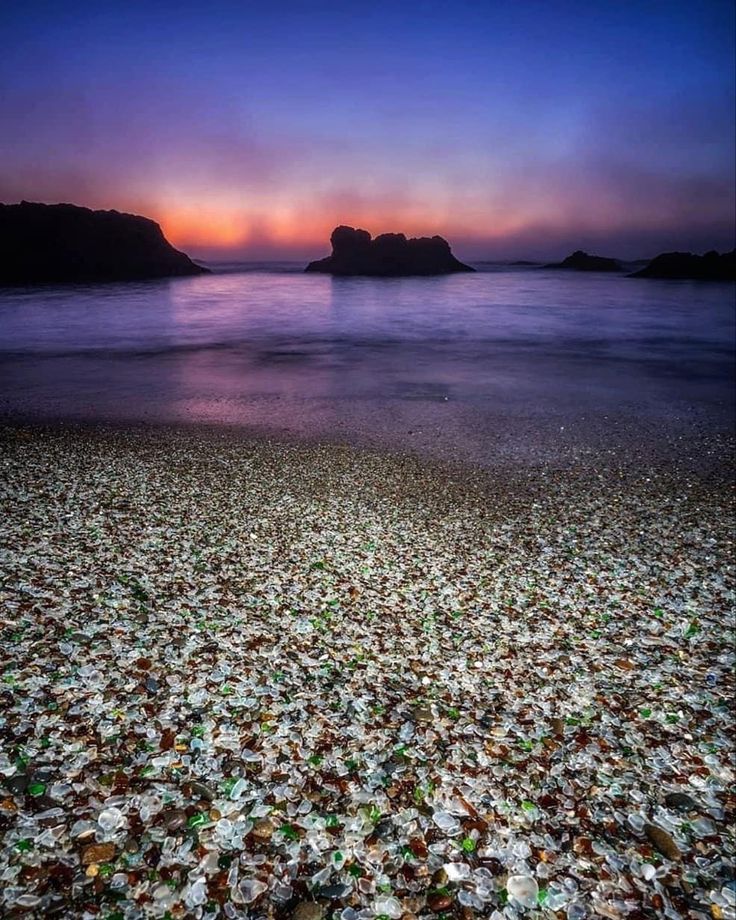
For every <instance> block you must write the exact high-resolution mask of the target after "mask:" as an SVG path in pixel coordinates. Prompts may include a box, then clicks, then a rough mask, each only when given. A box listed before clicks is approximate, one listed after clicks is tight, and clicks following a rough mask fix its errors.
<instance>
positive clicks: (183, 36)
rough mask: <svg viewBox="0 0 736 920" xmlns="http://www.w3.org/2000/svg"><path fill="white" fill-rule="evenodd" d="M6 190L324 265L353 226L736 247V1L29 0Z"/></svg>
mask: <svg viewBox="0 0 736 920" xmlns="http://www.w3.org/2000/svg"><path fill="white" fill-rule="evenodd" d="M0 29H1V30H2V33H3V36H4V50H5V53H4V55H3V57H2V59H0V200H4V201H13V200H20V198H26V199H31V200H43V201H60V200H67V201H73V202H76V203H79V204H85V205H89V206H93V207H115V208H118V209H121V210H134V211H138V212H140V213H145V214H149V215H150V216H153V217H155V218H156V219H158V220H160V221H161V222H162V224H163V226H164V229H165V231H166V232H167V234H168V235H169V236H170V237H171V238H172V239H173V240H174V241H175V242H176V243H177V244H179V245H182V246H185V247H188V248H189V249H191V250H192V251H195V252H199V253H202V254H208V255H211V254H213V253H214V254H217V253H220V252H222V253H224V254H230V253H233V254H243V255H253V256H258V257H261V256H268V255H271V254H273V255H295V256H309V255H313V254H317V253H318V252H320V251H322V250H323V249H324V245H325V240H326V238H327V235H328V234H329V230H330V229H331V227H332V226H334V225H335V224H337V223H352V224H360V225H361V226H365V227H367V229H369V230H371V231H372V232H374V233H377V232H381V231H384V230H404V231H406V232H408V233H411V234H419V233H435V232H439V233H443V234H444V235H446V236H448V238H449V239H450V240H451V242H453V243H454V244H455V246H456V248H457V249H458V251H459V252H464V253H465V254H467V255H469V256H473V257H482V256H483V255H487V256H488V257H489V258H494V257H505V256H508V257H524V256H531V257H542V258H546V257H553V256H556V255H558V254H563V253H564V252H565V251H566V250H567V249H569V248H570V247H574V248H577V246H584V247H587V248H594V249H596V250H598V251H605V252H606V253H608V252H610V253H612V254H615V255H622V256H624V257H627V256H636V255H643V256H646V255H651V254H653V253H654V252H656V251H660V250H663V249H672V248H694V249H704V248H710V247H711V246H716V247H720V248H724V247H726V246H731V245H733V212H734V104H735V90H734V32H735V25H734V9H733V5H732V4H731V3H725V2H724V3H721V2H710V3H704V4H700V5H696V4H692V3H687V4H685V3H659V2H657V3H626V2H618V3H605V2H600V3H585V4H584V3H571V2H564V3H563V2H544V3H542V2H539V3H537V2H519V3H513V4H512V3H491V2H488V3H461V2H453V3H437V2H434V3H432V2H425V3H414V2H408V3H402V4H396V3H384V2H375V3H371V4H366V3H359V4H350V3H345V2H343V3H319V2H315V3H272V4H265V3H217V2H215V3H210V4H203V3H201V2H200V3H196V4H195V3H191V4H190V3H177V4H167V3H147V4H144V3H135V2H133V3H116V2H111V3H104V2H99V3H65V4H63V5H62V8H60V7H59V5H58V4H52V3H47V4H40V3H34V2H29V3H24V4H22V5H21V4H18V5H15V8H14V9H5V10H4V11H3V12H2V13H0Z"/></svg>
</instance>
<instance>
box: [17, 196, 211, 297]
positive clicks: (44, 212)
mask: <svg viewBox="0 0 736 920" xmlns="http://www.w3.org/2000/svg"><path fill="white" fill-rule="evenodd" d="M206 272H207V269H206V268H202V267H201V266H199V265H196V264H195V263H194V262H192V260H191V259H190V258H189V256H187V255H185V254H184V253H183V252H179V250H177V249H174V247H173V246H172V245H171V244H170V243H169V242H168V240H167V239H166V237H165V236H164V234H163V232H162V230H161V227H160V226H159V225H158V224H157V223H155V221H152V220H149V219H148V218H146V217H139V216H137V215H134V214H123V213H120V212H119V211H92V210H90V209H89V208H80V207H77V206H76V205H72V204H36V203H31V202H28V201H22V202H21V203H20V204H0V284H41V283H52V282H64V281H77V282H80V281H137V280H143V279H147V278H166V277H171V276H177V275H201V274H204V273H206Z"/></svg>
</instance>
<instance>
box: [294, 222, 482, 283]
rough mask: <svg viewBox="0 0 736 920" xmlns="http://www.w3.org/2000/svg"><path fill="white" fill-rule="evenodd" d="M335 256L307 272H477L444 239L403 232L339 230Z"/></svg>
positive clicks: (311, 265) (396, 274) (391, 274)
mask: <svg viewBox="0 0 736 920" xmlns="http://www.w3.org/2000/svg"><path fill="white" fill-rule="evenodd" d="M330 242H331V243H332V255H331V256H328V257H327V258H326V259H320V260H319V261H317V262H310V263H309V265H308V266H307V267H306V269H305V271H308V272H322V273H324V274H328V275H376V276H380V277H400V276H402V275H448V274H451V273H452V272H472V271H475V269H474V268H471V267H470V266H469V265H464V264H463V263H462V262H460V261H458V260H457V259H456V258H455V256H454V255H453V254H452V252H451V250H450V245H449V243H448V242H447V240H444V239H443V238H442V237H441V236H433V237H420V238H418V239H407V238H406V237H405V236H404V234H403V233H382V234H381V235H380V236H377V237H376V238H375V239H371V235H370V233H368V231H367V230H355V229H353V227H336V228H335V229H334V230H333V231H332V236H331V237H330Z"/></svg>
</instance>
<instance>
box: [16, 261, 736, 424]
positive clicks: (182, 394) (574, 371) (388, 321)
mask: <svg viewBox="0 0 736 920" xmlns="http://www.w3.org/2000/svg"><path fill="white" fill-rule="evenodd" d="M0 324H1V329H2V331H1V333H0V374H1V375H2V389H3V403H2V406H3V408H4V410H5V411H6V412H10V413H33V414H42V415H46V416H48V415H53V416H61V417H78V416H84V417H92V418H109V419H164V420H181V419H187V420H206V421H219V422H231V423H239V424H248V425H257V426H265V427H269V428H273V429H291V430H299V431H304V432H308V433H309V432H311V433H322V434H333V435H334V434H337V435H338V436H346V437H349V436H351V435H353V434H356V433H360V432H362V433H363V434H370V433H371V432H374V433H378V432H384V433H386V432H388V433H389V434H392V435H393V436H394V439H399V440H401V439H402V438H404V437H408V436H410V434H411V435H414V433H415V430H416V431H421V430H423V431H425V432H427V431H429V430H430V429H431V430H432V438H435V439H440V440H442V438H443V437H444V438H450V437H451V438H453V439H456V438H457V437H464V438H465V439H466V440H468V441H472V440H473V439H474V438H477V437H478V436H479V435H478V432H477V431H476V429H478V428H480V429H483V428H484V427H486V428H489V427H490V426H492V425H493V424H495V423H496V422H495V420H497V419H498V418H500V417H506V418H511V417H515V418H517V419H518V418H521V417H523V418H529V419H532V418H534V419H539V420H547V421H548V420H549V419H554V420H555V422H556V421H558V420H559V419H565V418H569V419H573V418H576V417H578V416H583V415H588V416H591V415H600V414H601V413H604V414H605V413H610V414H617V415H621V414H624V415H625V414H629V415H630V416H632V417H649V418H653V417H659V418H674V417H678V416H683V415H687V414H688V413H690V414H692V413H697V415H698V417H699V419H701V420H705V421H706V422H709V421H710V422H712V423H714V424H716V425H722V424H727V423H726V419H727V418H728V416H729V413H730V412H731V410H732V408H733V402H732V399H733V397H732V388H731V379H732V372H733V339H734V311H733V288H732V286H731V285H728V284H723V285H721V284H711V285H707V284H697V283H689V282H664V281H663V282H659V281H651V280H643V279H641V280H640V279H630V278H624V277H619V276H609V275H577V274H575V275H571V274H562V273H559V272H549V271H540V270H536V271H508V272H502V271H496V272H493V273H487V272H479V273H478V274H475V275H457V276H447V277H441V278H405V279H369V278H346V279H330V278H328V277H321V276H315V275H303V274H300V273H298V272H294V271H291V272H274V271H261V270H257V271H252V270H251V271H248V272H247V273H230V274H215V275H210V276H205V277H197V278H187V279H176V280H171V281H157V282H150V283H140V284H125V285H86V286H63V287H61V286H59V287H50V288H44V289H35V290H32V289H24V290H17V291H13V290H10V289H5V290H1V291H0ZM540 424H541V422H540ZM458 426H459V427H458ZM558 428H559V426H558Z"/></svg>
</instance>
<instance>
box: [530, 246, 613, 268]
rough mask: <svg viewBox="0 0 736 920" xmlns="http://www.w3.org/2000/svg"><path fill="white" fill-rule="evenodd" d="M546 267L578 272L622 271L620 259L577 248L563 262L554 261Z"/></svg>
mask: <svg viewBox="0 0 736 920" xmlns="http://www.w3.org/2000/svg"><path fill="white" fill-rule="evenodd" d="M544 267H545V268H568V269H572V270H573V271H576V272H620V271H621V263H620V262H619V261H618V259H607V258H605V257H604V256H590V255H588V253H587V252H583V250H582V249H578V250H576V251H575V252H574V253H573V254H572V255H571V256H568V257H567V258H566V259H564V260H563V261H562V262H553V263H551V264H550V265H545V266H544Z"/></svg>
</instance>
